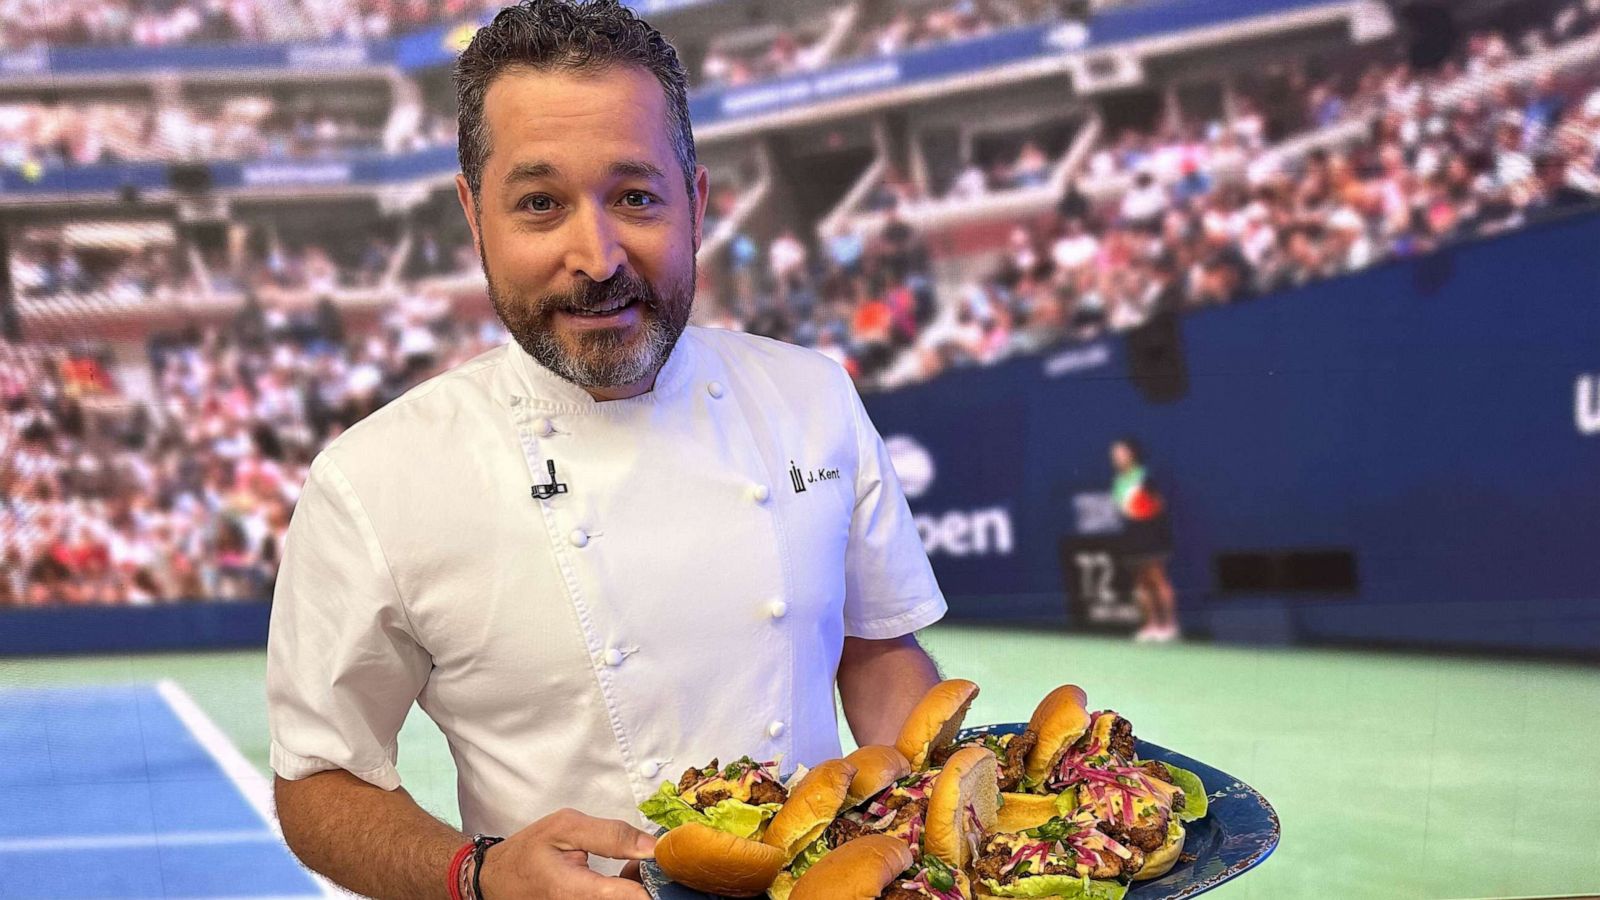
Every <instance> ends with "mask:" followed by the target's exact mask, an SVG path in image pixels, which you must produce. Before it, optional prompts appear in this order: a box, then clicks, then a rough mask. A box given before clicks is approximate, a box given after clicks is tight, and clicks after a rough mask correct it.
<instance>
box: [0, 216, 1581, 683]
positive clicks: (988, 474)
mask: <svg viewBox="0 0 1600 900" xmlns="http://www.w3.org/2000/svg"><path fill="white" fill-rule="evenodd" d="M1179 329H1180V335H1181V343H1182V347H1183V358H1184V360H1185V363H1186V369H1187V383H1188V387H1187V392H1186V393H1185V394H1184V395H1183V396H1182V397H1181V398H1180V399H1177V400H1173V401H1170V402H1152V401H1151V400H1150V399H1147V397H1146V396H1145V394H1144V393H1142V392H1141V391H1140V390H1139V389H1138V387H1137V386H1136V385H1135V384H1134V383H1133V382H1132V381H1131V380H1130V379H1129V377H1128V375H1129V372H1128V358H1129V357H1128V349H1127V345H1126V342H1125V341H1124V340H1123V339H1108V340H1105V341H1100V342H1095V343H1090V344H1084V345H1078V346H1073V347H1069V348H1065V349H1062V350H1059V351H1056V352H1053V353H1049V354H1046V355H1043V356H1032V357H1028V358H1026V359H1019V360H1014V361H1012V362H1009V363H1006V364H1003V365H1000V366H996V367H993V368H987V369H973V370H967V371H962V372H956V373H951V374H948V375H946V376H944V377H941V378H939V379H937V380H936V381H933V382H931V383H928V384H926V385H921V386H918V387H915V388H909V389H906V390H902V391H898V392H895V393H891V394H884V395H877V396H869V397H868V404H867V405H868V409H869V411H870V413H871V415H872V417H873V420H874V422H875V423H876V424H877V426H878V429H879V431H880V432H881V433H882V434H883V435H884V436H885V438H886V439H888V440H889V441H890V443H891V444H892V445H893V447H894V449H895V453H896V461H897V467H898V468H900V469H901V470H902V472H903V475H904V480H905V482H906V487H907V491H908V495H911V497H912V499H911V504H912V509H913V512H914V513H916V514H917V516H918V519H919V525H920V526H921V527H922V529H923V531H924V535H925V543H927V544H928V547H929V553H930V557H931V558H932V559H933V562H934V567H935V570H936V571H937V573H938V575H939V579H940V583H941V585H942V586H943V588H944V590H945V592H946V594H947V595H948V596H949V598H950V601H951V609H952V618H956V619H966V620H976V621H994V622H1019V621H1029V622H1040V621H1043V622H1056V623H1062V624H1067V625H1069V626H1076V627H1083V626H1084V625H1085V621H1086V620H1085V617H1084V615H1083V614H1082V611H1083V609H1084V606H1083V605H1082V604H1081V603H1080V604H1077V605H1075V604H1074V603H1072V602H1069V599H1068V598H1069V594H1072V593H1074V592H1076V593H1077V594H1078V595H1079V597H1080V600H1081V597H1082V594H1083V585H1084V583H1085V581H1086V580H1089V581H1094V580H1095V579H1097V578H1101V577H1102V576H1104V575H1105V574H1106V573H1105V572H1104V571H1100V570H1095V569H1093V568H1091V569H1088V570H1085V569H1083V568H1082V567H1081V565H1079V558H1080V557H1085V554H1084V553H1083V550H1084V548H1088V549H1089V550H1090V551H1093V552H1089V553H1088V554H1087V557H1086V558H1087V559H1088V560H1089V561H1091V562H1092V561H1094V559H1095V558H1096V557H1097V556H1098V555H1099V554H1098V548H1102V547H1108V548H1111V551H1112V552H1114V549H1115V546H1116V536H1115V535H1105V534H1092V533H1090V532H1094V531H1097V530H1098V527H1099V526H1103V525H1105V524H1107V523H1106V521H1105V517H1104V516H1103V515H1098V514H1097V513H1103V512H1104V509H1103V505H1100V501H1101V500H1102V499H1103V495H1104V494H1105V492H1106V490H1107V487H1108V483H1109V480H1110V474H1111V473H1110V469H1109V464H1108V461H1107V448H1108V446H1109V444H1110V443H1111V441H1112V440H1113V439H1115V438H1117V437H1120V436H1124V435H1129V436H1133V437H1135V438H1137V439H1138V440H1139V441H1140V442H1141V443H1142V444H1143V445H1144V447H1145V450H1146V453H1147V456H1148V459H1149V464H1150V469H1151V472H1152V475H1153V476H1154V477H1155V478H1156V479H1157V481H1158V482H1159V483H1160V485H1161V486H1162V487H1163V489H1164V492H1165V493H1166V495H1167V499H1168V505H1169V508H1170V511H1171V519H1172V525H1173V538H1174V540H1173V546H1174V554H1173V556H1172V560H1171V572H1172V577H1173V581H1174V583H1175V584H1176V586H1177V590H1178V594H1179V606H1180V614H1181V618H1182V620H1183V623H1184V625H1185V627H1186V628H1187V629H1188V630H1189V631H1191V632H1194V633H1201V634H1206V633H1209V634H1212V635H1214V636H1216V637H1219V638H1222V639H1227V640H1250V641H1270V642H1300V641H1305V642H1362V643H1397V644H1414V645H1421V646H1431V647H1463V648H1478V649H1490V648H1496V649H1507V648H1509V649H1521V650H1529V651H1538V652H1553V653H1565V654H1574V653H1576V654H1584V653H1593V652H1595V651H1600V216H1594V215H1589V216H1585V217H1582V218H1577V219H1571V220H1567V221H1563V222H1558V223H1552V224H1547V225H1543V226H1539V227H1535V228H1531V229H1528V230H1525V231H1522V232H1518V233H1516V234H1513V235H1510V236H1506V237H1502V238H1498V239H1495V240H1490V241H1483V242H1478V243H1473V244H1467V245H1462V246H1458V247H1455V248H1453V249H1450V250H1447V251H1444V252H1442V253H1438V254H1435V255H1432V256H1429V257H1425V258H1422V259H1418V260H1415V261H1409V262H1402V263H1394V264H1390V265H1387V266H1384V267H1381V268H1378V269H1375V270H1372V271H1369V272H1365V273H1362V274H1359V275H1355V276H1352V277H1348V278H1343V279H1339V280H1335V281H1328V282H1322V283H1318V284H1313V285H1310V286H1308V287H1305V288H1302V289H1299V290H1296V291H1292V292H1289V293H1285V294H1280V295H1276V296H1273V297H1270V298H1266V299H1258V300H1253V301H1248V302H1244V303H1240V304H1236V305H1234V306H1231V307H1229V308H1226V309H1215V310H1209V311H1206V312H1202V313H1198V314H1194V315H1190V316H1188V317H1186V318H1184V319H1183V320H1182V321H1181V324H1180V326H1179ZM1064 548H1065V549H1066V550H1067V552H1063V550H1064ZM1296 550H1317V551H1330V550H1331V551H1335V552H1342V553H1347V554H1348V555H1349V558H1350V559H1351V560H1352V561H1353V563H1354V583H1353V585H1347V586H1345V587H1343V588H1341V589H1339V590H1326V591H1316V590H1272V589H1256V590H1227V589H1224V586H1223V585H1221V584H1219V578H1218V573H1217V570H1216V567H1217V560H1218V557H1219V555H1222V554H1228V553H1238V552H1268V553H1276V552H1287V551H1296ZM1123 600H1124V605H1126V604H1125V601H1126V597H1125V596H1124V597H1123ZM1124 611H1126V610H1125V609H1124ZM265 625H266V607H265V605H264V604H199V605H192V606H181V607H166V608H159V609H106V610H89V609H74V610H42V611H21V612H12V613H5V614H0V654H8V653H10V654H17V653H54V652H71V651H101V652H105V651H113V650H158V649H172V648H180V647H192V646H230V645H233V646H237V645H259V644H260V643H262V641H263V640H264V637H265Z"/></svg>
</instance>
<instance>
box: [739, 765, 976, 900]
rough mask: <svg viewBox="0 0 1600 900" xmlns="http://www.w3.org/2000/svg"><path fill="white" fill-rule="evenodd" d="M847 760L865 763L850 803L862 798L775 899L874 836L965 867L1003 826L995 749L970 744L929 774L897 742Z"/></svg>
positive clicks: (774, 892)
mask: <svg viewBox="0 0 1600 900" xmlns="http://www.w3.org/2000/svg"><path fill="white" fill-rule="evenodd" d="M845 761H846V762H851V761H854V762H856V763H859V764H860V765H861V768H860V769H858V770H857V774H856V776H855V778H854V779H853V780H852V783H851V788H850V790H848V791H847V792H846V802H848V801H849V800H850V799H851V798H861V799H860V800H859V802H858V803H857V804H855V805H853V806H851V807H850V808H848V809H845V810H843V811H842V812H841V813H839V814H838V815H837V817H835V818H834V820H833V821H832V823H830V824H829V825H828V826H827V827H826V828H824V829H823V830H822V832H821V835H820V836H819V837H817V838H816V839H815V840H814V842H813V843H811V844H810V845H808V846H807V847H806V849H804V850H803V851H802V852H800V853H799V854H798V855H797V856H796V857H795V858H794V860H793V861H792V863H791V864H790V865H789V866H788V867H787V868H786V869H785V871H783V872H781V873H779V875H778V876H777V878H776V879H774V882H773V884H772V886H771V887H770V888H769V889H768V891H767V894H768V896H769V897H771V898H772V900H785V898H789V897H790V896H791V891H792V890H793V889H794V888H795V887H797V886H798V882H799V881H800V880H801V879H804V878H805V876H806V875H807V873H808V872H809V871H810V870H811V869H812V868H814V867H816V866H819V865H821V864H822V863H823V862H826V861H827V860H828V859H831V858H832V856H833V854H834V853H837V852H838V851H839V850H840V849H842V848H845V847H849V846H853V845H854V844H855V843H857V842H859V841H861V840H865V839H867V838H868V837H874V836H877V837H889V838H893V839H895V840H898V841H899V842H900V843H901V844H902V845H904V846H905V847H906V848H907V850H908V851H910V852H912V853H913V854H921V853H927V854H928V855H930V856H932V857H934V858H937V859H940V860H942V861H943V862H944V863H945V864H946V865H948V866H950V867H953V868H956V869H959V868H961V867H962V866H963V865H964V864H965V863H966V861H967V860H969V859H970V858H971V856H972V853H973V852H974V851H975V847H976V845H977V844H978V842H979V841H981V839H982V834H983V832H984V831H985V830H988V829H992V828H994V827H995V825H996V823H997V819H998V817H997V814H996V806H997V805H998V802H999V798H998V796H997V794H996V792H995V791H994V789H993V779H994V767H995V761H994V754H992V753H990V752H989V751H988V750H985V749H983V748H977V747H975V748H968V749H966V750H964V751H963V752H962V753H958V754H956V755H954V756H952V757H951V758H950V759H949V761H948V762H947V763H946V764H945V765H944V766H943V767H942V768H939V769H930V770H927V771H924V772H906V770H907V769H909V767H910V766H909V762H908V761H906V760H905V758H904V757H902V756H900V754H899V753H898V751H895V750H893V748H889V747H863V748H862V749H861V750H857V751H856V752H855V753H852V754H851V755H850V756H848V757H846V758H845ZM902 772H904V773H905V774H903V775H902V774H900V773H902ZM896 775H900V777H898V778H895V777H894V776H896ZM890 779H894V780H892V781H891V780H890ZM885 782H887V783H885ZM796 791H797V792H798V787H797V788H796ZM791 802H792V801H791ZM774 821H775V822H776V820H774ZM769 833H770V832H769ZM878 843H881V842H878ZM897 871H898V870H897ZM813 881H815V879H813Z"/></svg>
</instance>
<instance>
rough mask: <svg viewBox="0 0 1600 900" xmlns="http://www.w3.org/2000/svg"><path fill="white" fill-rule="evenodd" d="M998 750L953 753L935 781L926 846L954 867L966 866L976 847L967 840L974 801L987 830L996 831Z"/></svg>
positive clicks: (925, 832)
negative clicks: (967, 813) (967, 820)
mask: <svg viewBox="0 0 1600 900" xmlns="http://www.w3.org/2000/svg"><path fill="white" fill-rule="evenodd" d="M997 768H998V763H997V762H996V760H995V758H994V752H993V751H991V750H990V749H989V748H987V747H963V748H962V749H960V750H957V751H956V752H955V753H954V754H952V755H951V757H950V761H949V762H947V763H945V765H944V769H943V771H941V772H940V773H939V775H938V777H936V778H935V779H934V780H933V792H932V795H931V796H930V797H929V798H928V819H927V822H926V823H925V824H924V826H923V832H922V849H923V851H924V852H925V853H928V854H931V855H933V856H936V857H938V858H939V859H940V860H941V861H943V862H944V863H945V864H946V865H948V866H950V867H951V868H952V869H964V868H966V866H967V862H968V857H969V856H970V855H971V854H972V848H970V847H969V846H967V841H966V830H965V825H966V810H967V805H968V804H971V805H972V806H973V807H974V808H975V809H976V811H977V814H978V825H979V827H980V828H981V829H982V830H983V832H985V833H988V832H992V831H994V830H995V825H996V824H997V823H998V821H999V818H1000V815H999V810H998V807H999V805H1000V791H999V790H998V789H997V788H996V785H997V784H998V783H999V780H998V778H997V774H996V769H997Z"/></svg>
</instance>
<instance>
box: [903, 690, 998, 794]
mask: <svg viewBox="0 0 1600 900" xmlns="http://www.w3.org/2000/svg"><path fill="white" fill-rule="evenodd" d="M977 696H978V686H977V685H976V684H974V683H973V682H971V681H967V680H966V679H964V678H953V679H951V680H949V681H941V682H939V683H938V684H936V685H934V686H933V687H931V688H929V689H928V692H927V693H926V694H924V695H923V696H922V699H921V700H919V701H917V705H916V706H914V707H912V709H911V712H910V713H908V714H907V715H906V721H905V724H904V725H901V726H900V737H899V738H897V739H896V740H895V742H894V747H895V749H896V750H899V751H900V755H901V756H904V757H905V758H906V759H907V760H909V761H910V762H911V768H912V769H913V770H915V771H918V772H921V771H923V770H924V769H926V768H928V757H930V756H931V755H932V754H933V751H934V750H935V749H937V748H939V747H942V746H944V745H946V744H949V743H951V742H952V741H954V740H955V736H956V732H958V731H960V730H961V723H962V721H963V720H965V719H966V717H967V710H968V709H969V708H971V706H972V701H973V700H974V699H975V698H976V697H977Z"/></svg>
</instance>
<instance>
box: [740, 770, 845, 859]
mask: <svg viewBox="0 0 1600 900" xmlns="http://www.w3.org/2000/svg"><path fill="white" fill-rule="evenodd" d="M855 777H856V767H855V766H853V765H851V764H850V763H848V762H846V761H844V760H842V759H830V760H828V761H827V762H825V763H823V764H821V765H819V766H817V767H816V768H814V769H812V770H811V771H809V772H807V773H806V776H805V777H804V778H802V779H800V783H799V784H797V785H795V786H794V787H793V788H790V789H789V799H788V801H787V802H785V803H784V804H783V808H782V809H779V810H778V814H777V815H775V816H773V817H772V821H771V822H768V823H767V831H766V834H765V835H764V836H763V837H762V838H761V840H762V842H763V843H765V844H767V845H768V846H772V847H776V848H777V849H778V850H779V851H780V852H781V853H782V854H783V864H784V865H788V864H789V863H791V862H793V861H794V858H795V857H796V856H799V855H800V851H801V850H804V849H805V848H806V845H807V844H810V843H811V842H812V841H814V840H816V839H817V837H818V836H820V835H821V834H822V832H823V831H825V830H826V829H827V827H828V826H829V825H830V824H832V822H833V818H834V816H837V815H838V814H839V811H840V810H841V809H844V806H845V800H846V798H847V797H848V796H849V793H850V782H851V781H852V780H853V779H854V778H855ZM761 887H762V889H765V888H766V887H767V886H766V885H762V886H761Z"/></svg>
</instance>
